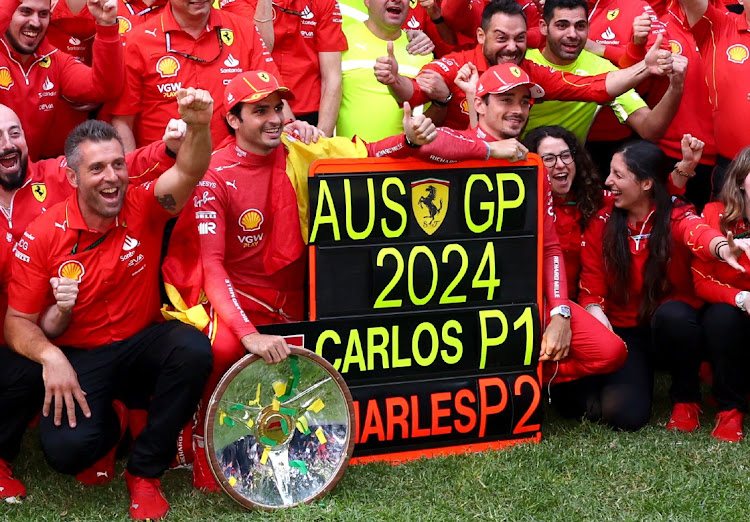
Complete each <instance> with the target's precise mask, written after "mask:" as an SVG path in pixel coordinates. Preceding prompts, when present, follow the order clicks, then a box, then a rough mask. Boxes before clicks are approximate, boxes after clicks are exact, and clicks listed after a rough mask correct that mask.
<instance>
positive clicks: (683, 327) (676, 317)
mask: <svg viewBox="0 0 750 522" xmlns="http://www.w3.org/2000/svg"><path fill="white" fill-rule="evenodd" d="M614 331H615V333H616V334H617V335H619V336H620V337H621V338H622V339H623V341H625V344H627V346H628V357H627V359H626V361H625V364H624V365H623V366H622V368H620V369H619V370H617V371H615V372H613V373H610V374H606V375H596V376H593V377H587V378H584V379H580V380H578V381H573V382H571V383H564V384H560V385H558V386H556V387H555V392H556V401H555V404H556V405H557V407H558V409H559V410H560V412H561V413H562V414H563V415H565V416H568V417H586V418H589V419H591V420H596V421H602V422H604V423H606V424H608V425H610V426H612V427H613V428H617V429H622V430H627V431H634V430H637V429H640V428H642V427H643V426H645V425H646V424H647V423H648V420H649V418H650V416H651V404H652V402H653V388H654V367H655V366H657V365H658V364H659V362H660V361H661V362H663V363H664V364H665V365H666V367H667V369H668V370H669V372H670V374H671V376H672V386H671V388H670V397H671V399H672V402H673V403H677V402H698V401H699V400H700V384H699V380H698V368H699V366H700V359H701V357H700V355H701V352H702V347H703V329H702V326H701V323H700V312H699V311H698V310H696V309H695V308H693V307H692V306H690V305H688V304H686V303H683V302H682V301H667V302H665V303H663V304H662V305H661V306H659V308H658V309H657V311H656V313H655V314H654V317H653V319H652V321H651V325H650V326H645V327H639V328H618V327H615V328H614Z"/></svg>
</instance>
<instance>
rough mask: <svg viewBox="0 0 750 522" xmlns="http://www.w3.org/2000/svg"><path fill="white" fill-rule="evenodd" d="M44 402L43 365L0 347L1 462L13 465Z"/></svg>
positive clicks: (5, 347)
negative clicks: (31, 423) (29, 427)
mask: <svg viewBox="0 0 750 522" xmlns="http://www.w3.org/2000/svg"><path fill="white" fill-rule="evenodd" d="M43 400H44V384H43V382H42V365H41V364H38V363H36V362H34V361H32V360H30V359H27V358H26V357H23V356H22V355H18V354H17V353H16V352H14V351H12V350H11V349H10V348H8V347H7V346H0V459H3V460H5V461H7V462H13V460H14V459H15V458H16V457H17V456H18V452H19V451H20V448H21V439H22V438H23V434H24V432H25V431H26V426H28V425H29V422H31V420H32V419H33V418H34V416H35V415H36V414H37V413H39V411H40V410H41V408H42V401H43Z"/></svg>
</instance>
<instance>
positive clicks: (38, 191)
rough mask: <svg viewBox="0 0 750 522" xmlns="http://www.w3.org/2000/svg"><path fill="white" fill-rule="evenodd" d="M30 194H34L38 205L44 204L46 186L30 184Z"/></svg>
mask: <svg viewBox="0 0 750 522" xmlns="http://www.w3.org/2000/svg"><path fill="white" fill-rule="evenodd" d="M31 193H32V194H34V197H35V198H36V200H37V201H38V202H39V203H44V200H45V199H47V185H45V184H44V183H32V184H31Z"/></svg>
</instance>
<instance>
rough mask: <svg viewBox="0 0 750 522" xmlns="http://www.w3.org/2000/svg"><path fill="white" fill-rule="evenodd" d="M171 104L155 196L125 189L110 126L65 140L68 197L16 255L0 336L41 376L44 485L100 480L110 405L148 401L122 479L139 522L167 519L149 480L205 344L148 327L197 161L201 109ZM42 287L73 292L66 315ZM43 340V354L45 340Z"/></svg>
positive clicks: (199, 97) (109, 466)
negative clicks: (176, 135)
mask: <svg viewBox="0 0 750 522" xmlns="http://www.w3.org/2000/svg"><path fill="white" fill-rule="evenodd" d="M176 99H177V103H178V106H179V109H178V110H179V114H180V115H181V117H182V119H183V120H184V121H185V123H186V125H187V132H186V136H185V143H184V146H183V147H181V148H180V152H179V153H178V155H177V160H176V162H175V165H174V166H173V167H172V168H171V169H169V170H168V171H167V172H165V173H164V174H163V175H162V176H160V177H159V179H158V180H156V181H155V182H152V183H147V184H145V185H139V186H137V187H133V188H129V187H128V185H129V179H128V169H127V162H126V159H125V152H124V148H123V146H122V142H121V140H120V139H119V136H118V135H117V133H116V132H115V130H114V129H113V128H112V126H111V125H109V124H106V123H104V122H101V121H97V120H89V121H87V122H85V123H83V124H81V125H79V126H78V127H77V128H76V129H75V130H74V131H73V132H72V133H71V134H70V136H68V139H67V141H66V145H65V149H66V157H67V162H68V163H67V165H68V167H67V179H68V182H69V183H70V185H71V186H72V187H74V189H75V190H74V192H73V193H72V194H71V195H70V197H69V198H68V199H66V200H65V201H63V202H61V203H58V204H57V205H55V206H54V207H52V208H50V209H49V210H48V211H47V212H45V213H44V214H42V215H41V216H40V217H39V218H38V219H36V220H35V221H34V222H33V223H31V225H29V227H28V229H27V231H26V232H25V233H24V241H23V242H19V243H18V245H17V248H16V251H15V257H14V259H13V267H12V268H13V277H12V279H11V282H10V287H9V290H8V295H9V303H8V313H7V316H6V322H5V334H6V339H7V341H8V345H9V346H10V347H11V348H12V349H13V350H14V351H16V352H18V353H19V354H21V355H24V356H26V357H28V358H29V359H31V360H32V361H35V362H37V363H39V364H40V365H41V373H42V376H43V379H44V390H45V397H44V404H43V408H42V418H41V422H40V427H39V430H40V437H41V442H42V449H43V451H44V454H45V457H46V459H47V462H48V463H49V464H50V466H51V467H52V468H54V469H55V470H57V471H58V472H61V473H67V474H76V475H77V478H78V480H79V481H82V482H85V483H87V484H90V485H94V484H104V483H106V482H108V481H109V480H111V479H112V477H113V475H114V457H115V455H114V454H115V450H116V448H117V444H118V442H119V440H120V438H121V437H122V434H123V432H124V429H125V425H126V418H125V411H124V407H123V406H122V405H121V403H119V401H118V400H117V399H118V398H120V397H121V394H123V393H127V394H128V396H134V395H135V396H138V397H145V398H149V397H150V398H151V402H150V409H149V422H148V424H147V426H146V428H145V429H144V430H143V431H142V432H141V433H140V435H139V436H138V437H137V438H136V439H135V441H134V444H133V452H132V454H131V457H130V460H129V462H128V467H127V471H126V472H125V481H126V483H127V486H128V489H129V491H130V498H131V505H130V515H131V516H132V517H133V518H135V519H139V520H145V519H159V518H162V517H164V516H165V515H166V513H167V511H168V510H169V504H168V503H167V501H166V499H165V498H164V495H163V493H162V491H161V485H160V482H159V479H158V478H159V476H160V475H161V474H162V473H163V472H164V470H166V469H167V467H168V466H169V464H170V462H171V461H172V458H173V456H174V453H175V449H176V447H175V446H176V440H177V434H178V432H179V431H180V430H181V429H182V426H184V425H185V423H186V422H187V421H188V419H189V418H190V417H191V416H192V413H193V411H194V409H195V405H196V404H197V401H198V397H199V396H200V393H201V390H202V389H203V383H204V382H205V380H206V378H207V377H208V374H209V372H210V371H211V350H210V346H209V343H208V341H207V339H206V338H205V336H203V335H202V334H201V333H200V332H198V331H197V330H195V329H194V328H191V327H189V326H187V325H184V324H182V323H178V322H176V321H173V322H169V323H163V322H158V320H159V307H160V297H159V286H158V285H159V277H158V275H159V257H160V252H161V240H162V233H163V229H164V225H165V223H166V222H167V220H168V219H169V218H170V217H172V216H174V215H175V214H177V213H179V211H180V210H181V209H182V207H183V206H184V205H185V203H186V202H187V200H188V198H189V197H190V194H191V192H192V190H193V189H194V188H195V185H196V184H197V183H198V181H199V180H200V179H201V177H202V176H203V174H204V173H205V172H206V168H207V167H208V163H209V161H210V157H211V135H210V130H209V122H210V120H211V116H212V112H213V110H212V109H213V100H212V99H211V97H210V96H209V95H208V93H207V92H206V91H200V90H194V89H187V90H180V91H178V92H177V96H176ZM55 281H56V282H58V283H60V282H62V283H66V284H67V283H71V282H72V283H77V295H76V296H75V298H74V299H73V301H74V302H73V303H72V304H71V303H70V302H67V303H66V305H65V306H61V302H60V301H61V299H60V297H59V295H57V294H56V293H55V292H54V290H55V286H54V284H55V283H54V282H55ZM50 304H52V311H48V307H49V306H50ZM45 312H46V314H45V315H44V316H43V318H42V321H41V323H42V324H41V327H40V324H39V322H38V321H39V317H40V315H41V314H42V313H45ZM45 323H46V324H47V326H45ZM50 330H54V332H55V334H56V335H55V336H54V343H53V342H52V341H51V340H49V339H48V338H47V337H46V336H45V332H49V331H50ZM12 415H14V416H15V415H18V413H17V412H14V413H13V414H12Z"/></svg>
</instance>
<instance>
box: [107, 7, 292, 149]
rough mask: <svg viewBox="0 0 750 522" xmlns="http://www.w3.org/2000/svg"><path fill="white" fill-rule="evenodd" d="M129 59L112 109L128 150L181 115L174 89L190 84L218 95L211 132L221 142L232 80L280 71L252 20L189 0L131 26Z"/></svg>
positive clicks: (149, 140)
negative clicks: (253, 71) (257, 71)
mask: <svg viewBox="0 0 750 522" xmlns="http://www.w3.org/2000/svg"><path fill="white" fill-rule="evenodd" d="M125 64H126V65H125V88H124V90H123V93H122V96H121V97H120V99H119V101H118V102H117V103H116V104H115V105H114V106H113V107H112V108H111V113H112V114H113V117H112V124H113V125H114V126H115V128H116V129H117V130H118V132H119V133H120V135H121V136H122V137H123V141H124V142H125V150H128V151H130V150H133V149H134V148H135V147H136V146H138V147H141V146H143V145H145V144H148V143H151V142H152V141H154V140H157V139H159V136H160V135H161V129H163V128H164V125H165V124H166V123H167V121H169V119H170V118H176V117H177V116H176V110H175V107H174V104H173V103H172V98H173V97H174V95H175V92H177V90H178V89H179V88H180V87H183V88H184V87H188V86H191V87H196V88H201V89H205V90H207V91H208V92H210V93H211V95H212V97H213V98H214V99H215V100H217V106H216V111H215V113H214V118H213V120H212V121H211V135H212V137H213V141H214V144H216V145H218V144H219V143H221V141H222V140H223V139H224V138H226V137H227V136H228V133H227V129H226V125H225V123H224V121H223V119H222V116H221V114H222V113H223V109H222V101H221V100H222V96H223V93H224V87H225V86H226V85H227V84H228V83H229V81H230V80H231V79H232V78H234V77H235V76H236V75H237V74H239V73H241V72H242V71H246V70H250V69H263V70H267V71H270V72H272V73H274V74H278V71H277V69H276V65H275V64H274V63H273V58H271V54H270V53H269V52H268V49H267V48H266V46H265V44H264V43H263V40H261V38H260V36H259V35H258V31H257V30H256V28H255V26H254V25H252V23H251V22H250V21H247V20H243V19H240V18H238V17H236V16H235V15H233V14H231V13H226V12H223V11H220V10H217V9H212V8H211V4H210V3H209V2H203V3H194V2H190V1H189V0H170V2H169V6H168V7H167V8H166V9H163V10H162V11H161V14H159V15H158V16H156V17H154V18H152V19H151V20H149V21H148V22H146V23H143V24H141V25H140V26H138V28H136V29H135V30H134V31H131V33H130V34H129V35H128V37H127V46H126V51H125Z"/></svg>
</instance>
